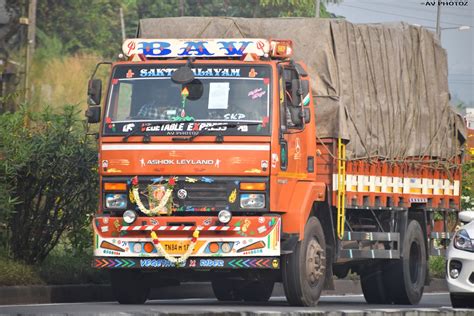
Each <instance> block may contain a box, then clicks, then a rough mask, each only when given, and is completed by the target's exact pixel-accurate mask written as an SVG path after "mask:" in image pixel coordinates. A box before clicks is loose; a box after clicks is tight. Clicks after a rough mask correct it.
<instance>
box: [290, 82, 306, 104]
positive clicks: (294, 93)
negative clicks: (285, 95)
mask: <svg viewBox="0 0 474 316" xmlns="http://www.w3.org/2000/svg"><path fill="white" fill-rule="evenodd" d="M308 93H309V81H308V80H299V79H293V80H291V98H292V100H293V105H294V106H301V104H300V103H301V100H302V99H304V97H306V96H307V95H308Z"/></svg>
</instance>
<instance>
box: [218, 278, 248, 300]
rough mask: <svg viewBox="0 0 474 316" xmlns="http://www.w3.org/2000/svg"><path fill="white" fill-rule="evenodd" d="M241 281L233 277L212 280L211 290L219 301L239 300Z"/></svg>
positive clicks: (240, 298)
mask: <svg viewBox="0 0 474 316" xmlns="http://www.w3.org/2000/svg"><path fill="white" fill-rule="evenodd" d="M241 283H242V281H240V280H233V279H225V278H224V279H215V280H212V282H211V285H212V291H213V292H214V296H215V297H216V298H217V299H218V300H219V301H234V302H235V301H241V300H242V296H241V295H240V288H241Z"/></svg>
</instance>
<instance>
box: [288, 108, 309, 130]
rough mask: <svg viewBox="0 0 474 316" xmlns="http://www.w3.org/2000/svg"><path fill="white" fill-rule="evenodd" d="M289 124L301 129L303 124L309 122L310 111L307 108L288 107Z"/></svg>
mask: <svg viewBox="0 0 474 316" xmlns="http://www.w3.org/2000/svg"><path fill="white" fill-rule="evenodd" d="M288 110H289V111H290V118H291V122H292V123H293V124H295V127H302V126H303V122H304V124H308V123H309V122H311V111H310V110H309V108H302V107H300V106H298V107H296V106H289V107H288Z"/></svg>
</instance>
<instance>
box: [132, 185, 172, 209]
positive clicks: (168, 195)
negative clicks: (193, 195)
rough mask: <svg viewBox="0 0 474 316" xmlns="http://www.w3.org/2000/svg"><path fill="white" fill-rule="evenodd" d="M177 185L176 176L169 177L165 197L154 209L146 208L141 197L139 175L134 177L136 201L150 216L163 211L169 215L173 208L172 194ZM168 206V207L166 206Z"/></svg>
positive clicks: (133, 187)
mask: <svg viewBox="0 0 474 316" xmlns="http://www.w3.org/2000/svg"><path fill="white" fill-rule="evenodd" d="M175 185H176V180H175V178H169V179H168V184H167V186H166V191H165V194H164V195H163V197H162V198H161V199H160V202H159V203H158V205H157V206H156V207H154V208H152V209H148V208H146V206H145V205H143V203H142V201H141V199H140V192H139V186H138V177H134V178H133V179H132V195H133V199H131V200H134V202H135V203H136V204H137V206H138V209H139V210H140V211H141V212H142V213H143V214H145V215H148V216H156V215H161V214H162V213H167V214H168V215H170V214H171V212H172V208H171V204H172V194H173V189H174V186H175ZM166 206H168V207H166Z"/></svg>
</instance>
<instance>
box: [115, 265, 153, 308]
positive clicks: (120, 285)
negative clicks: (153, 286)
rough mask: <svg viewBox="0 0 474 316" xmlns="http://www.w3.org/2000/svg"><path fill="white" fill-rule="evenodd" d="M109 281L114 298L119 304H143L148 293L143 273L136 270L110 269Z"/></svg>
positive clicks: (147, 285)
mask: <svg viewBox="0 0 474 316" xmlns="http://www.w3.org/2000/svg"><path fill="white" fill-rule="evenodd" d="M110 283H111V285H112V291H113V293H114V296H115V299H116V300H117V301H118V302H119V303H120V304H143V303H145V302H146V300H147V298H148V294H149V293H150V286H149V284H148V281H147V279H146V278H145V275H144V273H142V272H141V271H137V270H112V271H110Z"/></svg>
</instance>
